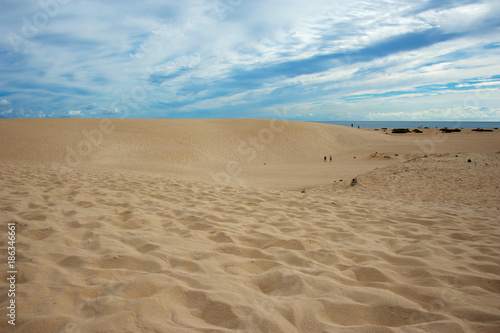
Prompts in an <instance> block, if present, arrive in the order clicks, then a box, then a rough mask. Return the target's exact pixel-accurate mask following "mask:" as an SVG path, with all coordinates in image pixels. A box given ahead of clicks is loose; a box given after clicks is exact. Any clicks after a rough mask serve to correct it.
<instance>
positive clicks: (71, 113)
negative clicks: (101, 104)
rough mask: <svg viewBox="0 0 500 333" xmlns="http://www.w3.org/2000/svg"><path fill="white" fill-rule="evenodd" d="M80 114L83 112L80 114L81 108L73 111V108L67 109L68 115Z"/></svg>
mask: <svg viewBox="0 0 500 333" xmlns="http://www.w3.org/2000/svg"><path fill="white" fill-rule="evenodd" d="M82 115H83V114H82V111H81V110H76V111H75V110H69V111H68V116H73V117H75V116H82Z"/></svg>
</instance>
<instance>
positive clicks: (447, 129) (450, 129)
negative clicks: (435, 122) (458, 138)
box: [440, 127, 462, 133]
mask: <svg viewBox="0 0 500 333" xmlns="http://www.w3.org/2000/svg"><path fill="white" fill-rule="evenodd" d="M440 131H441V132H443V133H453V132H462V130H461V129H459V128H448V127H445V128H441V129H440Z"/></svg>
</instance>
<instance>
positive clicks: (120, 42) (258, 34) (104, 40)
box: [0, 0, 500, 120]
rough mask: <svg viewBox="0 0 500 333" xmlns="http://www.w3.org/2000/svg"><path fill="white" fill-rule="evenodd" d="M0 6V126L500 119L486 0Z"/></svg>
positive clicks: (498, 35)
mask: <svg viewBox="0 0 500 333" xmlns="http://www.w3.org/2000/svg"><path fill="white" fill-rule="evenodd" d="M2 6H3V7H4V8H3V10H2V11H1V14H0V22H2V23H1V24H0V36H2V39H1V40H0V75H1V77H2V80H0V117H2V118H12V117H139V118H142V117H149V118H156V117H158V118H164V117H189V118H198V117H224V118H225V117H234V118H238V117H262V118H269V117H273V116H274V114H275V112H276V110H280V112H286V114H287V117H288V118H290V119H303V120H351V119H355V120H363V119H364V120H379V119H393V120H400V119H402V120H405V119H408V120H411V119H429V120H433V119H439V120H448V119H453V120H454V119H464V120H465V119H469V120H475V119H478V120H500V94H499V91H500V90H499V89H500V63H499V61H498V59H500V57H499V56H500V19H499V18H498V15H496V13H498V12H500V5H499V3H498V1H495V0H491V1H470V0H455V1H431V0H429V1H425V2H422V1H419V2H416V3H415V4H412V3H410V2H408V1H403V0H390V1H389V0H376V1H370V2H366V1H331V0H310V1H307V2H306V1H299V0H292V1H285V0H273V1H264V0H254V1H245V0H187V1H160V0H148V1H141V2H137V1H130V0H126V1H119V2H118V1H95V0H87V1H77V0H41V1H23V2H20V1H5V2H4V3H2Z"/></svg>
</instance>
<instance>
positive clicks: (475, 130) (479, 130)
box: [472, 128, 493, 132]
mask: <svg viewBox="0 0 500 333" xmlns="http://www.w3.org/2000/svg"><path fill="white" fill-rule="evenodd" d="M472 131H473V132H493V130H490V129H483V128H475V129H473V130H472Z"/></svg>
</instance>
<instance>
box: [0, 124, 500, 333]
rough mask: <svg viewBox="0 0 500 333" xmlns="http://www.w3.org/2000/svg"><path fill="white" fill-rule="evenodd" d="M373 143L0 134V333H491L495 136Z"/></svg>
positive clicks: (495, 290)
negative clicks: (12, 226) (11, 254)
mask: <svg viewBox="0 0 500 333" xmlns="http://www.w3.org/2000/svg"><path fill="white" fill-rule="evenodd" d="M388 132H389V133H388V134H386V133H385V132H383V131H382V130H379V131H374V130H358V129H351V128H345V127H340V126H334V125H326V124H314V123H303V122H291V121H282V120H272V121H271V120H234V119H232V120H132V119H128V120H120V119H114V120H101V119H44V120H1V121H0V142H1V146H0V175H1V176H0V184H1V187H0V214H1V221H2V224H3V226H2V227H1V228H2V230H1V232H0V247H1V248H2V253H3V255H4V256H5V257H6V248H7V246H8V245H7V223H8V222H16V223H17V225H16V232H17V234H16V235H17V243H16V265H17V267H16V268H17V271H18V273H17V277H16V297H15V299H16V315H17V317H16V325H15V327H13V326H12V325H9V324H8V323H7V320H8V318H6V317H7V316H6V315H5V314H6V313H7V310H6V306H7V305H8V302H9V298H8V297H7V290H8V288H9V286H8V284H7V280H6V276H7V273H6V271H7V268H6V264H5V262H6V261H7V259H6V258H5V257H4V259H3V262H4V263H3V264H2V267H3V268H2V273H1V277H2V279H1V281H0V286H1V290H3V291H2V292H1V294H0V307H1V308H3V309H4V310H3V313H4V314H3V319H2V320H1V321H0V331H2V332H4V331H5V332H11V331H15V332H234V331H239V332H498V331H500V226H499V223H500V219H499V213H500V212H499V207H500V188H499V186H500V168H499V166H500V153H499V152H500V131H498V130H496V131H493V132H485V133H476V132H471V131H470V130H463V131H462V132H460V133H451V134H440V132H439V131H437V130H435V129H429V130H424V133H422V134H416V133H411V134H399V135H396V134H390V131H388ZM330 154H332V155H333V161H332V162H330V161H329V159H328V160H327V162H324V161H323V157H324V156H327V157H329V156H330ZM468 160H470V162H468ZM353 178H356V179H357V184H356V185H354V186H351V181H352V179H353Z"/></svg>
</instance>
